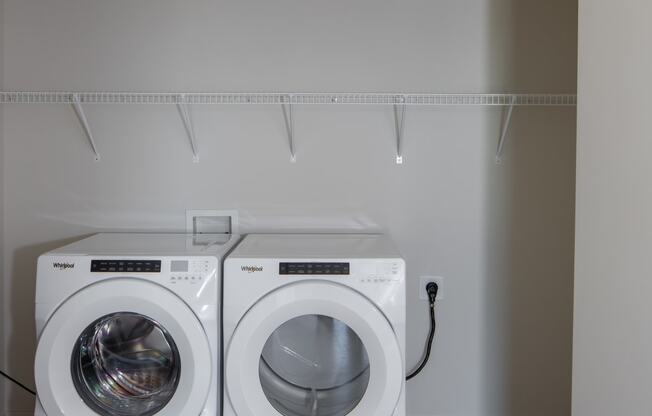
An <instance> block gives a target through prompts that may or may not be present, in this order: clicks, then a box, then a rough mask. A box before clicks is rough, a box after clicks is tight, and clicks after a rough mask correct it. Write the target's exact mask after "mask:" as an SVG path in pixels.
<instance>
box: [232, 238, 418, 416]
mask: <svg viewBox="0 0 652 416" xmlns="http://www.w3.org/2000/svg"><path fill="white" fill-rule="evenodd" d="M223 291H224V302H223V308H224V310H223V329H224V343H225V361H224V367H225V400H224V416H279V415H282V416H314V415H319V416H344V415H348V416H404V415H405V388H404V387H405V363H404V362H405V262H404V261H403V259H402V258H401V256H400V255H399V253H398V252H397V251H396V249H395V248H394V245H393V244H392V243H391V242H390V240H389V239H388V238H387V237H385V236H382V235H249V236H247V237H245V238H244V239H243V241H242V242H241V243H240V245H238V247H236V249H235V250H233V252H232V253H231V254H230V255H229V256H228V257H227V259H226V260H225V263H224V288H223Z"/></svg>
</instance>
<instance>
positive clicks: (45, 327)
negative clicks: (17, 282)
mask: <svg viewBox="0 0 652 416" xmlns="http://www.w3.org/2000/svg"><path fill="white" fill-rule="evenodd" d="M238 239H239V238H238V236H234V235H215V236H209V237H207V236H205V235H202V238H201V240H196V239H195V237H193V236H192V235H183V234H112V233H104V234H97V235H94V236H92V237H89V238H86V239H84V240H81V241H79V242H76V243H73V244H70V245H67V246H65V247H62V248H60V249H57V250H54V251H51V252H49V253H46V254H44V255H42V256H41V257H39V259H38V271H37V285H36V326H37V332H38V347H37V352H36V360H35V368H34V371H35V379H36V387H37V393H38V395H37V404H36V411H35V414H36V415H39V416H40V415H47V416H63V415H66V416H68V415H74V416H91V415H93V416H97V415H100V416H136V415H138V416H141V415H145V416H148V415H156V416H181V415H183V416H186V415H187V416H198V415H201V416H216V415H218V414H219V407H220V393H221V385H220V379H221V377H220V374H221V368H220V367H221V366H220V332H219V322H220V316H219V314H220V287H221V281H220V279H221V262H222V259H223V257H224V256H225V255H226V253H228V252H229V250H230V249H231V248H232V247H233V246H234V245H235V244H236V242H237V241H238Z"/></svg>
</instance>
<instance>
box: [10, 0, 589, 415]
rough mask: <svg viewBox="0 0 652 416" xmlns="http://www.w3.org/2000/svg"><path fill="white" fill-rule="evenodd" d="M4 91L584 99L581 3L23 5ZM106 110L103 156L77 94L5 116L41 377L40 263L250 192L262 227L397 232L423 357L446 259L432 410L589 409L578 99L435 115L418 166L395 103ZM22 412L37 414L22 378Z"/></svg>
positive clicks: (420, 398) (418, 146) (426, 123)
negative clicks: (580, 366)
mask: <svg viewBox="0 0 652 416" xmlns="http://www.w3.org/2000/svg"><path fill="white" fill-rule="evenodd" d="M5 14H6V17H7V18H6V22H5V25H4V31H5V37H6V44H5V51H4V54H5V80H6V87H7V88H9V89H13V90H19V89H29V90H35V89H79V90H140V91H142V90H145V91H147V90H198V91H201V90H215V91H238V90H246V91H258V90H262V91H284V90H285V91H311V90H316V91H431V92H494V91H498V92H502V91H518V92H524V91H529V92H568V93H573V92H574V91H575V88H576V84H575V75H576V42H575V33H576V17H577V16H576V4H575V3H574V2H573V1H568V0H549V1H546V2H542V1H540V0H441V1H436V2H435V1H429V0H404V1H387V0H383V1H378V0H354V1H350V0H347V1H344V0H334V1H328V2H323V1H313V0H309V1H305V0H280V1H274V2H270V1H265V0H254V1H249V2H242V1H237V0H221V1H214V0H189V1H185V2H178V1H173V0H140V1H136V2H135V1H132V0H115V1H105V0H90V1H89V0H30V1H25V0H5ZM193 113H194V114H193V115H194V120H195V123H196V132H197V135H198V141H199V146H200V153H201V162H200V163H199V164H193V163H192V158H191V153H190V150H189V146H188V143H187V140H186V138H185V135H184V131H183V127H182V125H181V123H180V121H179V118H178V114H177V112H176V109H175V108H174V107H164V106H163V107H156V106H133V107H128V106H94V107H90V108H88V117H89V120H90V123H91V124H92V126H93V129H94V132H95V137H96V140H97V143H98V147H99V149H100V152H101V153H102V161H101V162H99V163H96V162H94V161H93V157H92V154H91V153H90V150H89V146H88V144H87V143H86V141H85V139H84V137H83V135H82V133H81V131H80V128H79V126H78V124H77V122H76V119H75V116H74V114H73V112H72V111H71V109H70V108H68V107H66V106H47V105H43V106H10V107H8V108H7V109H6V125H5V131H6V136H5V147H6V152H7V154H8V155H11V157H7V158H6V166H5V169H6V175H5V176H4V178H3V180H4V184H5V210H6V215H7V221H6V224H5V226H6V232H5V235H4V241H5V254H6V257H7V262H6V263H5V273H6V275H5V284H6V291H5V294H4V303H3V308H4V315H3V321H2V324H3V327H4V328H5V338H4V343H5V347H6V348H7V352H8V354H9V358H8V359H7V361H6V364H7V365H8V366H9V368H10V369H11V371H12V372H13V373H14V374H16V375H17V376H19V377H20V378H22V379H25V380H28V381H31V374H32V354H33V351H34V347H35V336H34V334H33V332H32V331H33V329H32V328H33V324H32V320H33V312H32V301H33V291H34V265H35V263H34V262H35V259H36V257H37V255H38V254H40V253H41V252H43V251H45V250H47V249H49V248H52V247H54V246H56V245H58V244H61V243H62V242H66V241H69V240H70V239H73V238H77V237H79V236H81V235H85V234H88V233H92V232H96V231H100V230H125V231H127V230H160V229H166V230H181V229H183V226H184V210H185V209H187V208H235V209H238V210H239V211H240V213H241V221H242V229H243V231H245V232H247V231H269V230H282V231H287V230H293V231H306V230H318V231H323V230H341V231H353V230H357V231H376V230H382V231H386V232H388V233H389V234H391V235H392V237H393V238H394V239H395V240H396V241H397V244H398V245H399V248H400V249H401V251H402V252H403V253H404V255H405V257H406V259H407V263H408V268H409V274H410V277H409V281H408V319H409V323H408V328H407V330H408V331H407V332H408V362H409V363H415V362H416V361H417V359H418V357H419V356H420V354H421V352H422V348H423V342H424V338H425V335H426V331H427V307H426V305H425V304H424V303H422V302H419V301H418V300H417V293H418V292H417V289H418V284H417V282H418V278H419V276H421V275H442V276H445V277H446V281H445V284H444V288H443V290H444V292H445V300H444V301H442V302H441V303H440V304H439V305H438V317H439V333H438V336H437V340H436V343H435V344H436V345H435V350H434V356H433V361H432V363H431V364H430V365H429V366H428V368H427V369H426V370H425V372H424V373H423V375H421V376H420V377H419V378H418V379H415V380H414V381H411V382H410V383H409V385H408V391H407V395H408V397H407V398H408V410H409V413H410V415H415V416H416V415H451V416H452V415H459V416H480V415H482V416H484V415H501V416H502V415H506V416H512V415H513V416H521V415H528V416H538V415H541V416H544V415H545V416H549V415H553V414H554V415H568V414H569V413H570V380H571V376H570V368H571V335H572V323H571V319H572V317H571V305H572V255H573V248H572V242H573V198H574V188H573V174H574V162H575V150H574V142H575V121H574V120H575V111H574V109H563V108H550V109H541V108H538V109H534V108H533V109H525V108H519V109H517V110H516V112H515V114H514V124H513V126H512V130H511V133H510V138H509V143H508V145H507V148H506V150H507V154H506V160H505V164H504V165H501V166H499V165H496V164H494V162H493V154H494V151H495V147H496V143H497V139H498V134H499V130H500V117H501V112H500V110H499V109H487V108H414V109H412V108H411V109H410V110H409V111H408V114H407V124H406V141H405V164H404V165H403V166H397V165H395V164H394V163H393V159H394V155H393V150H394V142H393V140H394V139H393V120H392V115H391V110H390V109H388V108H364V107H355V108H354V107H346V108H344V107H336V108H334V107H326V108H320V107H311V108H305V107H300V108H297V109H296V113H295V118H296V140H297V158H298V159H297V162H296V163H295V164H291V163H289V154H288V150H287V145H286V138H285V136H284V127H283V122H282V115H281V110H280V109H279V108H274V107H256V108H249V107H248V108H233V107H196V108H193ZM7 403H8V404H7V405H6V406H7V407H9V408H11V409H14V410H21V409H23V410H28V409H29V408H30V407H31V402H30V401H29V400H28V398H26V397H24V396H23V395H21V394H20V393H18V392H16V391H15V390H12V393H11V394H10V395H9V400H8V401H7Z"/></svg>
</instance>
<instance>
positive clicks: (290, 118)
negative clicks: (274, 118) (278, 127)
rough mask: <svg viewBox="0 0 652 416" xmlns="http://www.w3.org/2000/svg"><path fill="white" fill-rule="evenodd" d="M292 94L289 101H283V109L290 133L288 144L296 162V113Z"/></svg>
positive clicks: (292, 159) (293, 160)
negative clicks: (294, 113) (294, 112)
mask: <svg viewBox="0 0 652 416" xmlns="http://www.w3.org/2000/svg"><path fill="white" fill-rule="evenodd" d="M292 101H293V100H292V95H288V96H287V101H286V102H282V103H281V108H282V109H283V120H285V130H286V131H287V135H288V144H289V146H290V161H291V162H296V161H297V157H296V154H295V152H294V115H293V104H292Z"/></svg>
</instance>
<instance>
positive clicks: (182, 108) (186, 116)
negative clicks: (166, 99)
mask: <svg viewBox="0 0 652 416" xmlns="http://www.w3.org/2000/svg"><path fill="white" fill-rule="evenodd" d="M177 109H178V110H179V115H180V116H181V121H183V127H184V128H185V129H186V134H187V135H188V140H189V141H190V147H191V148H192V161H193V162H194V163H199V152H198V151H197V140H196V138H195V129H194V128H193V125H192V119H191V118H190V107H189V106H188V103H187V102H186V97H185V95H181V96H179V98H178V100H177Z"/></svg>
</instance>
